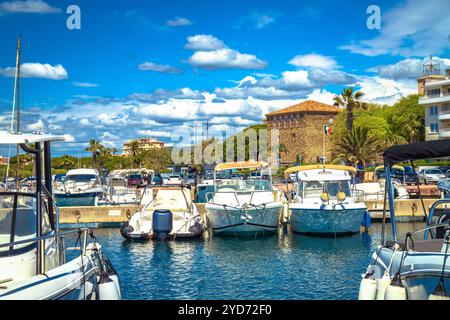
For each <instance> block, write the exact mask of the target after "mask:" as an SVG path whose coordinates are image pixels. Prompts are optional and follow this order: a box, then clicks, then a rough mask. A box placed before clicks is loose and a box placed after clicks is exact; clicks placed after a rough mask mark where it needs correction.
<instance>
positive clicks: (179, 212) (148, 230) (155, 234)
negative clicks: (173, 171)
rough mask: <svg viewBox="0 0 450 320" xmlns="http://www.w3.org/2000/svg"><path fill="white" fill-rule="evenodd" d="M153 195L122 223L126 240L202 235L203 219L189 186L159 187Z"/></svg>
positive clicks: (122, 231)
mask: <svg viewBox="0 0 450 320" xmlns="http://www.w3.org/2000/svg"><path fill="white" fill-rule="evenodd" d="M153 193H154V196H153V198H152V200H151V201H149V202H148V203H145V205H144V206H143V208H142V209H139V210H138V211H136V212H135V213H134V214H133V215H132V216H131V219H130V221H129V222H125V223H123V224H122V226H121V228H120V233H121V235H122V236H123V237H124V238H125V239H142V240H146V239H156V240H166V239H182V238H193V237H200V236H202V234H203V231H204V224H203V220H202V218H201V216H200V214H199V212H198V210H197V207H196V206H195V204H194V202H193V201H192V197H191V189H190V187H186V186H159V187H154V188H153Z"/></svg>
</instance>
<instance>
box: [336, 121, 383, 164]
mask: <svg viewBox="0 0 450 320" xmlns="http://www.w3.org/2000/svg"><path fill="white" fill-rule="evenodd" d="M383 148H384V143H383V141H382V140H381V139H380V138H379V137H377V136H376V135H374V134H373V133H372V132H370V130H369V129H368V128H362V127H354V128H353V129H352V131H351V132H347V133H346V134H345V135H344V136H343V137H342V138H341V139H340V140H339V141H337V142H336V144H335V145H334V152H335V154H337V158H339V159H343V160H345V161H346V162H347V163H348V164H351V165H355V164H357V163H358V162H361V163H362V164H363V165H364V166H366V164H367V162H368V161H371V160H376V158H377V153H379V152H381V151H382V150H383Z"/></svg>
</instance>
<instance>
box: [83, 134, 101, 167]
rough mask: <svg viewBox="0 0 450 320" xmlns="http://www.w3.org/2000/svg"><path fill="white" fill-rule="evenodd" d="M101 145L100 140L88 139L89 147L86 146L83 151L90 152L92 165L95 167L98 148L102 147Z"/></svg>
mask: <svg viewBox="0 0 450 320" xmlns="http://www.w3.org/2000/svg"><path fill="white" fill-rule="evenodd" d="M102 147H103V146H102V145H101V144H100V141H97V140H95V139H91V140H89V147H87V148H86V149H85V150H84V151H86V152H91V153H92V165H93V166H94V168H96V167H97V157H98V155H99V153H100V150H101V149H102Z"/></svg>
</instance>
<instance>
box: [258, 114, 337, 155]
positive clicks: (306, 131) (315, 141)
mask: <svg viewBox="0 0 450 320" xmlns="http://www.w3.org/2000/svg"><path fill="white" fill-rule="evenodd" d="M330 118H333V123H335V122H336V115H331V114H303V115H302V116H301V118H300V119H299V121H297V119H296V121H294V122H293V123H292V124H291V123H290V122H288V124H287V125H286V124H285V123H282V124H281V126H282V127H281V128H280V127H278V128H277V129H278V130H279V134H280V144H284V145H285V146H286V148H287V150H288V153H287V154H285V153H282V152H280V158H281V159H280V162H281V163H294V162H295V161H296V157H297V154H299V155H300V156H301V158H302V163H315V162H316V161H317V156H319V157H320V156H322V153H323V126H324V125H329V126H331V128H333V123H332V124H330V122H329V120H330ZM266 123H267V126H268V129H269V135H270V134H271V130H270V129H272V128H273V123H272V121H267V122H266ZM269 141H270V140H269ZM325 146H326V152H325V155H326V157H327V162H330V161H331V160H332V159H331V150H332V141H331V136H330V135H327V136H325Z"/></svg>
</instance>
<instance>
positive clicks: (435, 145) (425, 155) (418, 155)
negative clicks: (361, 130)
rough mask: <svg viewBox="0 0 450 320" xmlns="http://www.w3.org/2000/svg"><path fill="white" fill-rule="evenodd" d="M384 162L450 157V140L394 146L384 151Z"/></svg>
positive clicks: (392, 162)
mask: <svg viewBox="0 0 450 320" xmlns="http://www.w3.org/2000/svg"><path fill="white" fill-rule="evenodd" d="M383 156H384V163H385V164H388V165H393V164H395V163H399V162H403V161H411V160H419V159H429V158H443V157H450V140H436V141H425V142H417V143H411V144H402V145H398V146H393V147H390V148H388V149H386V151H384V153H383Z"/></svg>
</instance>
